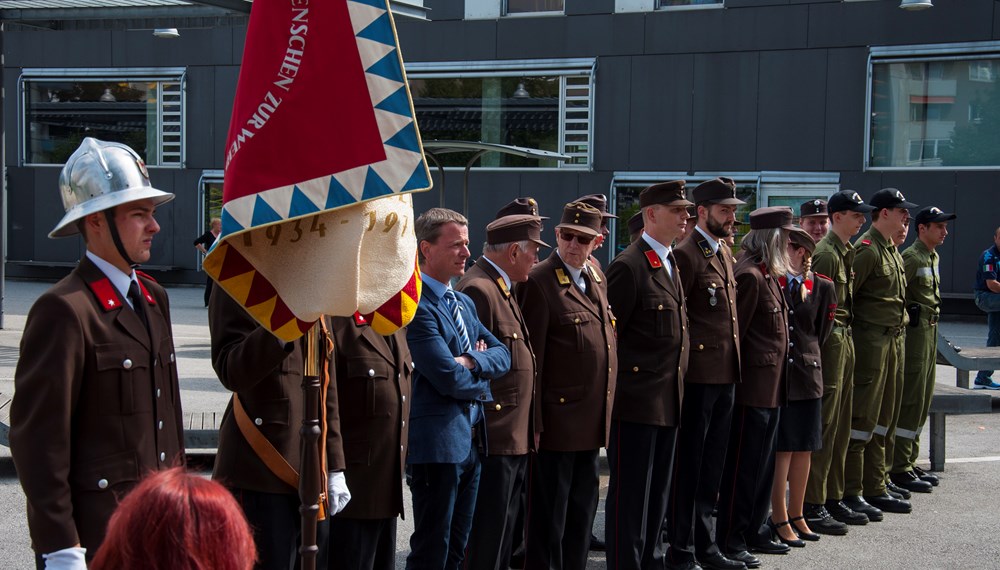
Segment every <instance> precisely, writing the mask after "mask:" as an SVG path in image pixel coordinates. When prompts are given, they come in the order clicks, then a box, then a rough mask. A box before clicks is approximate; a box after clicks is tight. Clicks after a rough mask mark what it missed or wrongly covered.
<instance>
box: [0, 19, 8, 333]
mask: <svg viewBox="0 0 1000 570" xmlns="http://www.w3.org/2000/svg"><path fill="white" fill-rule="evenodd" d="M5 27H6V26H5V25H4V23H3V20H0V329H3V328H4V324H3V321H4V299H5V298H6V296H7V285H6V283H7V145H6V141H7V130H6V129H5V128H4V122H3V117H4V102H5V101H6V100H7V93H6V90H5V89H4V82H3V66H4V64H5V63H6V58H5V56H4V51H3V37H4V31H5V30H4V28H5Z"/></svg>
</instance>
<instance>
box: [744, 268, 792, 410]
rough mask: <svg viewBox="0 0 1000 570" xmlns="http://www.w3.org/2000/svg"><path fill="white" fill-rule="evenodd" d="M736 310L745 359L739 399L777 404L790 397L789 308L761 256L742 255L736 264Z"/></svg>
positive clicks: (755, 404)
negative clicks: (786, 375) (766, 272)
mask: <svg viewBox="0 0 1000 570" xmlns="http://www.w3.org/2000/svg"><path fill="white" fill-rule="evenodd" d="M735 273H736V290H737V294H736V300H737V302H736V310H737V312H738V313H739V317H738V320H739V324H740V343H741V344H740V346H742V348H743V360H742V361H741V362H740V369H741V370H740V375H741V377H742V379H743V381H742V382H741V383H740V385H739V386H737V387H736V403H737V404H741V405H744V406H752V407H755V408H777V407H780V406H783V405H785V403H786V402H787V401H788V382H787V381H786V378H785V374H786V365H787V364H788V308H787V305H786V304H785V294H784V292H783V291H782V289H781V285H780V284H779V282H778V280H777V279H774V278H772V277H771V276H769V275H766V274H764V272H763V271H762V269H761V266H760V260H757V259H754V258H752V257H750V256H744V257H742V258H741V259H740V260H739V262H738V263H737V264H736V268H735Z"/></svg>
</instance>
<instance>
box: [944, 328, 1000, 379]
mask: <svg viewBox="0 0 1000 570" xmlns="http://www.w3.org/2000/svg"><path fill="white" fill-rule="evenodd" d="M937 354H938V358H937V362H938V364H947V365H949V366H954V367H955V385H956V386H958V387H959V388H968V387H969V372H970V371H973V370H976V371H978V370H997V369H1000V346H992V347H981V348H962V347H958V346H955V344H954V343H952V342H951V341H950V340H948V339H947V338H945V337H944V336H943V335H942V334H941V333H940V332H938V337H937Z"/></svg>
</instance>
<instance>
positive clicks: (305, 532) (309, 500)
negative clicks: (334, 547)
mask: <svg viewBox="0 0 1000 570" xmlns="http://www.w3.org/2000/svg"><path fill="white" fill-rule="evenodd" d="M319 328H320V324H319V322H318V321H317V322H316V323H315V324H313V326H312V328H310V329H309V332H307V333H306V337H305V343H306V344H305V350H304V354H303V360H304V363H303V374H302V398H303V401H304V404H305V406H304V409H303V417H302V430H301V432H300V433H301V435H302V454H301V457H302V465H301V467H300V469H299V500H300V501H301V503H302V504H301V506H300V507H299V512H300V513H301V514H302V543H301V546H300V547H299V555H300V556H301V558H302V570H316V555H317V554H318V553H319V546H318V545H317V544H316V526H317V523H318V518H319V499H320V493H322V489H320V486H321V485H322V481H323V480H322V474H321V471H320V470H321V469H323V467H322V466H321V465H320V452H319V438H320V435H321V433H322V426H320V417H321V414H320V409H319V406H320V404H319V403H320V387H321V381H320V372H321V371H320V358H321V353H320V340H321V335H320V331H319Z"/></svg>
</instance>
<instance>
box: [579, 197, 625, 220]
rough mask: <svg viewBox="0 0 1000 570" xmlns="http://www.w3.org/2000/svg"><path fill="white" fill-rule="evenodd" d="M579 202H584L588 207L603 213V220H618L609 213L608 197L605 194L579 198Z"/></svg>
mask: <svg viewBox="0 0 1000 570" xmlns="http://www.w3.org/2000/svg"><path fill="white" fill-rule="evenodd" d="M577 202H583V203H584V204H587V205H588V206H591V207H593V208H596V209H597V211H598V212H600V213H601V217H602V218H617V217H618V216H616V215H614V214H609V213H608V197H607V196H605V195H604V194H587V195H586V196H584V197H582V198H578V199H577Z"/></svg>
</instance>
